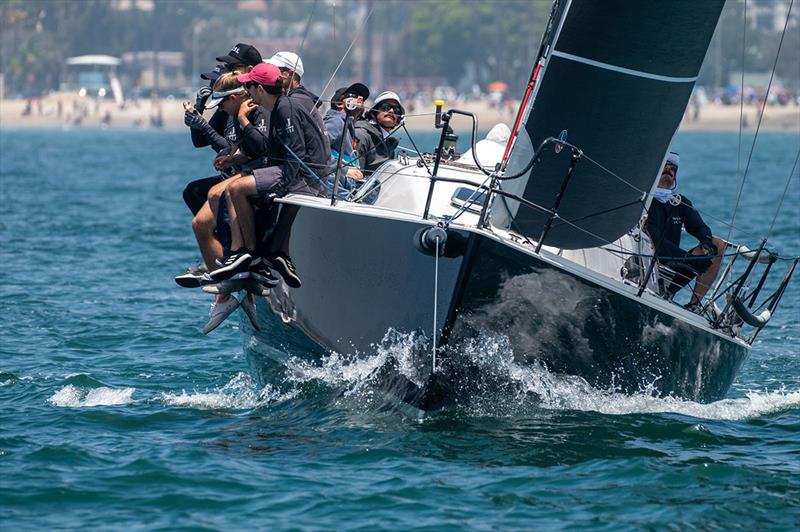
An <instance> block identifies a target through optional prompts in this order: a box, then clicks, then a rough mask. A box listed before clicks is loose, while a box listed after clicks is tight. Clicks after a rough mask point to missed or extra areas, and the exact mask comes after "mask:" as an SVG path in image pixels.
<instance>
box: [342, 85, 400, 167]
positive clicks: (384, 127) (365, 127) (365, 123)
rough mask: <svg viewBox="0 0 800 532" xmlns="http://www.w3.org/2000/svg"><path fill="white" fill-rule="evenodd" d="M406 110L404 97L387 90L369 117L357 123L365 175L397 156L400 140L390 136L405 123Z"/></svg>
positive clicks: (359, 149)
mask: <svg viewBox="0 0 800 532" xmlns="http://www.w3.org/2000/svg"><path fill="white" fill-rule="evenodd" d="M405 113H406V112H405V109H403V105H402V104H401V103H400V96H398V95H397V94H396V93H394V92H392V91H386V92H382V93H380V94H379V95H378V97H377V98H375V103H374V104H373V105H372V108H371V109H370V110H369V111H367V115H366V117H365V119H364V120H359V121H358V122H356V126H355V130H356V152H357V153H358V160H359V165H360V167H361V171H362V172H363V173H364V175H366V176H369V175H370V174H372V172H374V171H375V170H377V168H378V167H379V166H381V165H382V164H383V163H385V162H386V161H388V160H389V159H394V158H395V150H396V149H397V144H398V143H399V141H398V139H397V138H395V137H390V136H389V135H390V134H391V132H392V131H393V130H394V129H395V128H397V127H398V126H399V125H400V124H401V123H402V121H403V116H404V115H405Z"/></svg>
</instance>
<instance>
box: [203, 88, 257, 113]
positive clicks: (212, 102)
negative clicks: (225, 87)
mask: <svg viewBox="0 0 800 532" xmlns="http://www.w3.org/2000/svg"><path fill="white" fill-rule="evenodd" d="M243 92H247V90H246V89H245V88H244V87H236V88H235V89H231V90H229V91H220V92H217V91H214V92H212V93H211V98H209V99H208V102H207V103H206V109H213V108H215V107H216V106H218V105H219V104H220V102H221V101H222V100H224V99H225V98H226V97H227V96H230V95H232V94H241V93H243Z"/></svg>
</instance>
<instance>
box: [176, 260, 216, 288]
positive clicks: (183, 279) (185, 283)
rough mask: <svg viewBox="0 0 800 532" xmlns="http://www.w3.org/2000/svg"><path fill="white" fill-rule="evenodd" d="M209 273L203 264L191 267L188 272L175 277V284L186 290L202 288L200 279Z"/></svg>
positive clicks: (187, 269)
mask: <svg viewBox="0 0 800 532" xmlns="http://www.w3.org/2000/svg"><path fill="white" fill-rule="evenodd" d="M206 272H208V270H207V269H206V265H205V264H203V263H202V262H201V263H200V264H198V265H197V266H189V267H188V268H186V272H185V273H182V274H180V275H176V276H175V282H176V283H178V286H182V287H184V288H198V287H199V286H200V278H201V277H202V276H203V274H204V273H206Z"/></svg>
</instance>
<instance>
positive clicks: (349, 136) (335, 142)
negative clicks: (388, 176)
mask: <svg viewBox="0 0 800 532" xmlns="http://www.w3.org/2000/svg"><path fill="white" fill-rule="evenodd" d="M367 98H369V89H368V88H367V86H366V85H364V84H363V83H353V84H352V85H350V86H349V87H341V88H339V89H337V90H336V92H334V93H333V97H332V98H331V108H330V109H329V110H328V112H326V113H325V116H324V117H323V121H324V123H325V132H326V134H327V135H328V141H329V142H330V144H331V167H332V168H335V167H336V164H337V162H338V160H339V150H340V149H341V150H342V172H341V173H340V176H341V177H340V184H341V185H343V186H344V188H347V189H349V188H351V187H350V186H349V185H350V184H351V181H353V180H359V179H363V177H364V175H363V174H362V173H361V171H360V170H359V169H358V165H359V162H358V153H357V151H356V142H355V138H356V132H355V121H356V120H358V119H360V118H361V115H362V114H363V112H364V101H365V100H366V99H367ZM345 102H348V103H349V104H350V105H351V106H355V108H354V109H352V110H345ZM347 113H349V115H350V117H351V120H350V122H349V123H348V127H347V130H345V123H347V120H346V118H347ZM345 176H346V177H345Z"/></svg>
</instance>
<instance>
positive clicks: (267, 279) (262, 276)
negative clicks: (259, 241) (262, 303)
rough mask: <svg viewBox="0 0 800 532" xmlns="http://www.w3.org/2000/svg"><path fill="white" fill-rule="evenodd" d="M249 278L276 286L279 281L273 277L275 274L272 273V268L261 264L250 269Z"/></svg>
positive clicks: (269, 285)
mask: <svg viewBox="0 0 800 532" xmlns="http://www.w3.org/2000/svg"><path fill="white" fill-rule="evenodd" d="M250 279H252V280H254V281H256V282H257V283H260V284H263V285H264V286H267V287H273V286H276V285H277V284H278V283H279V282H280V280H279V279H278V278H277V277H275V274H274V273H272V270H270V269H269V268H267V267H266V266H263V265H261V266H259V267H258V268H256V269H254V270H250Z"/></svg>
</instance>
